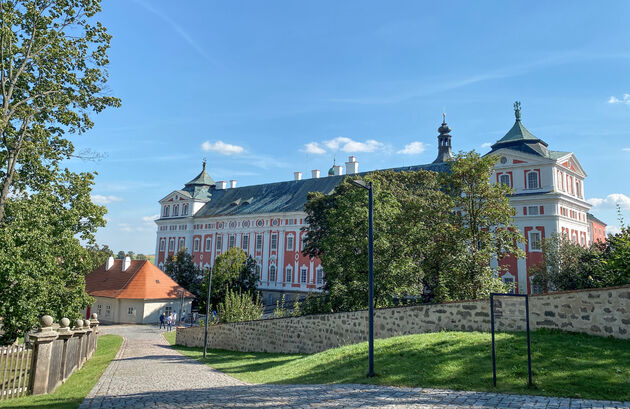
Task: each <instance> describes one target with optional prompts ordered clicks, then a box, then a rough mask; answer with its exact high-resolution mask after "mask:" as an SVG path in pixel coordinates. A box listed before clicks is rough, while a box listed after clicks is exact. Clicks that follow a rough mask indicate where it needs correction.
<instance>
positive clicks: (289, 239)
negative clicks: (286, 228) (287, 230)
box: [287, 234, 293, 251]
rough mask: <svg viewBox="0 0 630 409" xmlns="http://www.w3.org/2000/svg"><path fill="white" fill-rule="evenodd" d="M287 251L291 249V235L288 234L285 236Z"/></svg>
mask: <svg viewBox="0 0 630 409" xmlns="http://www.w3.org/2000/svg"><path fill="white" fill-rule="evenodd" d="M287 251H293V235H292V234H289V235H288V236H287Z"/></svg>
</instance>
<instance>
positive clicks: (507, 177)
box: [499, 173, 512, 187]
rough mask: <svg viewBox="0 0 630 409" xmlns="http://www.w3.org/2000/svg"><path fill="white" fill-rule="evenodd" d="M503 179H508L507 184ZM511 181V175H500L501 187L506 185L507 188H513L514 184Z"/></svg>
mask: <svg viewBox="0 0 630 409" xmlns="http://www.w3.org/2000/svg"><path fill="white" fill-rule="evenodd" d="M503 178H506V179H507V182H505V183H504V180H503ZM511 179H512V178H511V177H510V174H509V173H503V174H501V175H499V184H500V185H505V186H507V187H512V183H511V182H512V180H511Z"/></svg>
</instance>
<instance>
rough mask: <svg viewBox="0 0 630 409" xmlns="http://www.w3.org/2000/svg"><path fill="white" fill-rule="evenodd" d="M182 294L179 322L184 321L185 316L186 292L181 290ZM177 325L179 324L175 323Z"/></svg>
mask: <svg viewBox="0 0 630 409" xmlns="http://www.w3.org/2000/svg"><path fill="white" fill-rule="evenodd" d="M181 292H182V299H181V301H180V302H179V320H180V321H181V320H182V316H183V312H184V290H181ZM175 325H177V323H175Z"/></svg>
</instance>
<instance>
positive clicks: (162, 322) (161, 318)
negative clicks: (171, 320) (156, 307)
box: [160, 313, 166, 329]
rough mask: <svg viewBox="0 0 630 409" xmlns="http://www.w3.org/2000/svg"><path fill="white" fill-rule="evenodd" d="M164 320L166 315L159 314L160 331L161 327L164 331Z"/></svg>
mask: <svg viewBox="0 0 630 409" xmlns="http://www.w3.org/2000/svg"><path fill="white" fill-rule="evenodd" d="M165 320H166V315H164V313H162V314H160V329H162V327H164V329H166V323H165V322H164V321H165Z"/></svg>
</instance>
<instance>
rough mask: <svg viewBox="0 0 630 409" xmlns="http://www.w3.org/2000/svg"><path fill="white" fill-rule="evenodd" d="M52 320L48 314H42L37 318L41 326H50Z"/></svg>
mask: <svg viewBox="0 0 630 409" xmlns="http://www.w3.org/2000/svg"><path fill="white" fill-rule="evenodd" d="M53 322H54V320H53V317H51V316H50V315H44V316H42V317H41V318H40V319H39V323H40V324H41V325H42V327H50V326H52V324H53Z"/></svg>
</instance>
